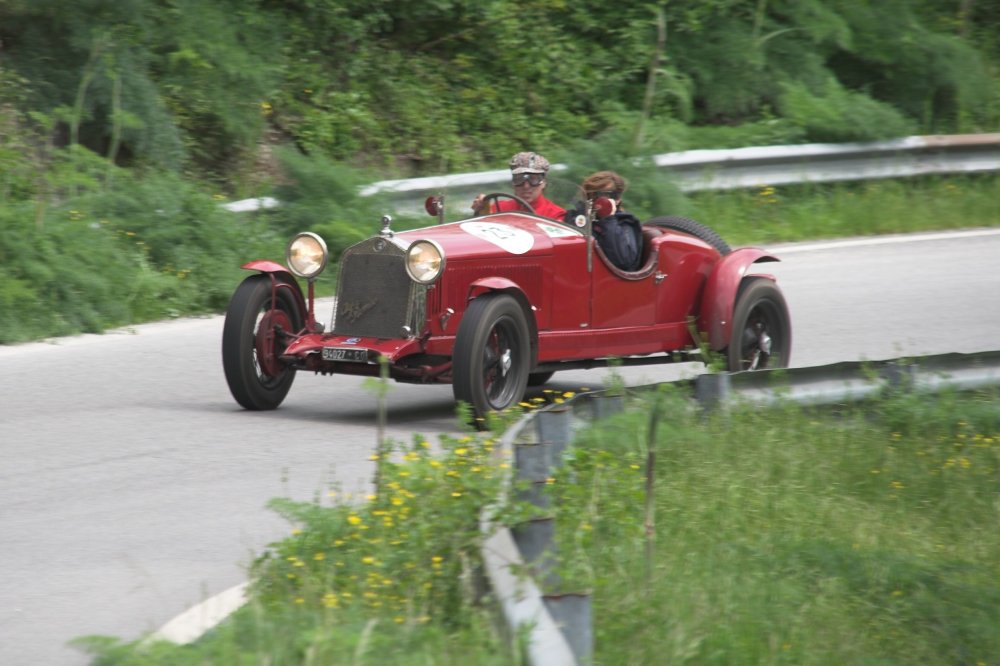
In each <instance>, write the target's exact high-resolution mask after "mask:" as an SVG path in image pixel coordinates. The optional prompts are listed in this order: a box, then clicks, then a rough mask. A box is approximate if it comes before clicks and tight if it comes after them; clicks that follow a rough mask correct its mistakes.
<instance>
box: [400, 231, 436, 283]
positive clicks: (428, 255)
mask: <svg viewBox="0 0 1000 666" xmlns="http://www.w3.org/2000/svg"><path fill="white" fill-rule="evenodd" d="M443 271H444V250H442V249H441V246H440V245H438V244H437V243H435V242H434V241H430V240H418V241H415V242H414V243H413V244H412V245H410V247H409V249H407V250H406V272H407V273H409V275H410V277H411V278H412V279H413V280H414V281H415V282H419V283H420V284H431V283H432V282H434V281H435V280H437V279H438V278H439V277H441V273H442V272H443Z"/></svg>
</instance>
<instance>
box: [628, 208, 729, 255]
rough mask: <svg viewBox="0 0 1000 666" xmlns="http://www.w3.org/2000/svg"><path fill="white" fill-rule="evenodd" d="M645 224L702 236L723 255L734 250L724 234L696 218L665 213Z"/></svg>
mask: <svg viewBox="0 0 1000 666" xmlns="http://www.w3.org/2000/svg"><path fill="white" fill-rule="evenodd" d="M643 224H645V225H647V226H650V227H659V228H660V229H672V230H673V231H683V232H684V233H686V234H691V235H692V236H694V237H696V238H700V239H701V240H703V241H705V242H706V243H708V244H709V245H711V246H712V247H714V248H715V249H716V250H717V251H718V252H719V254H721V255H722V256H726V255H727V254H729V253H730V252H732V251H733V250H732V248H730V247H729V243H727V242H726V241H724V240H722V236H720V235H719V234H717V233H715V232H714V231H712V230H711V229H709V228H708V227H706V226H705V225H704V224H702V223H701V222H695V221H694V220H691V219H688V218H686V217H681V216H679V215H664V216H663V217H654V218H653V219H651V220H648V221H647V222H643Z"/></svg>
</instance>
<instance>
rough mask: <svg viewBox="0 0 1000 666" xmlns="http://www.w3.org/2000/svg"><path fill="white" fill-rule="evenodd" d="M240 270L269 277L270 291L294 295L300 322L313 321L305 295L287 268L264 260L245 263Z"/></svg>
mask: <svg viewBox="0 0 1000 666" xmlns="http://www.w3.org/2000/svg"><path fill="white" fill-rule="evenodd" d="M240 268H243V269H245V270H248V271H260V272H261V273H264V274H265V275H269V276H270V277H271V288H272V289H288V290H290V291H291V292H292V293H293V294H294V295H295V302H296V303H297V304H298V306H299V312H301V313H302V321H303V322H310V321H313V313H312V312H311V311H310V310H309V308H308V307H307V306H306V299H305V295H304V294H303V293H302V287H300V286H299V281H298V280H296V279H295V276H294V275H292V273H291V272H290V271H289V270H288V269H287V268H285V267H284V266H282V265H281V264H279V263H276V262H274V261H268V260H266V259H259V260H256V261H250V262H247V263H245V264H243V265H242V266H240ZM272 298H273V297H272Z"/></svg>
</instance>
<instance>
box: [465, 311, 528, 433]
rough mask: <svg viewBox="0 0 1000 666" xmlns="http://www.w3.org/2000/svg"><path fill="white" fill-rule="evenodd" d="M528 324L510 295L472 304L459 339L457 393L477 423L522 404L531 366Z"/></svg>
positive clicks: (466, 313)
mask: <svg viewBox="0 0 1000 666" xmlns="http://www.w3.org/2000/svg"><path fill="white" fill-rule="evenodd" d="M530 356H531V344H530V340H529V333H528V323H527V321H526V319H525V316H524V311H523V310H521V306H520V305H518V303H517V301H516V300H514V299H513V298H512V297H510V296H507V295H504V294H487V295H485V296H480V297H479V298H477V299H475V300H474V301H472V303H470V304H469V308H468V309H467V310H466V311H465V315H464V316H463V317H462V322H461V323H460V324H459V327H458V332H457V334H456V336H455V350H454V356H453V357H452V378H453V379H452V381H453V385H452V389H453V391H454V394H455V399H456V400H459V401H464V402H467V403H469V405H471V406H472V409H473V411H474V413H475V416H477V417H483V416H485V415H486V414H487V413H489V412H499V411H502V410H504V409H507V408H508V407H510V406H511V405H513V404H514V403H516V402H518V401H519V400H521V398H522V397H523V395H524V389H525V386H526V385H527V383H528V369H529V364H530V361H531V358H530Z"/></svg>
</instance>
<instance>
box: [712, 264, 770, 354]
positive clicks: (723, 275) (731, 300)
mask: <svg viewBox="0 0 1000 666" xmlns="http://www.w3.org/2000/svg"><path fill="white" fill-rule="evenodd" d="M771 261H780V260H779V259H778V258H777V257H775V256H773V255H770V254H768V253H767V252H765V251H764V250H761V249H758V248H755V247H747V248H741V249H739V250H734V251H732V252H730V253H729V254H727V255H726V256H725V257H723V258H722V259H721V260H720V261H719V263H717V264H716V265H715V267H714V268H713V269H712V273H711V275H709V276H708V281H707V282H706V283H705V291H704V292H703V293H702V296H701V308H700V309H699V312H700V315H699V318H698V330H699V331H700V332H702V333H704V334H707V335H708V344H709V347H711V349H713V350H715V351H720V350H722V349H725V348H726V347H727V346H729V338H730V335H731V333H732V328H733V309H734V308H735V307H736V297H737V296H738V295H739V291H740V285H741V284H742V283H743V280H744V278H746V273H747V269H749V268H750V267H751V266H752V265H754V264H762V263H767V262H771ZM753 277H755V278H762V279H767V280H772V281H774V276H771V275H758V274H754V276H753Z"/></svg>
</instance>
